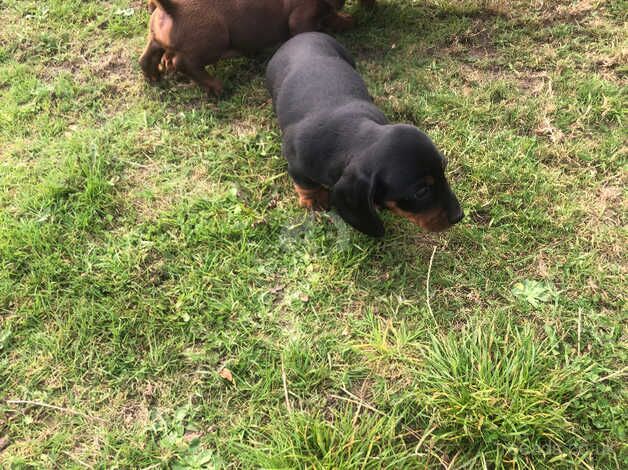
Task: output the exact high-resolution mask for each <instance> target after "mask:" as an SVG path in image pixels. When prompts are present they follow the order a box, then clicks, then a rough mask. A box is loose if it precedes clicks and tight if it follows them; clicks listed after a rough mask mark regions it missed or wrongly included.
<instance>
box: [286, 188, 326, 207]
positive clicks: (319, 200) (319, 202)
mask: <svg viewBox="0 0 628 470" xmlns="http://www.w3.org/2000/svg"><path fill="white" fill-rule="evenodd" d="M294 189H296V191H297V194H298V195H299V205H300V206H301V207H305V208H307V209H313V210H321V209H322V210H326V209H329V191H328V190H327V189H325V188H323V187H319V188H314V189H311V188H304V187H302V186H299V185H298V184H296V183H295V185H294Z"/></svg>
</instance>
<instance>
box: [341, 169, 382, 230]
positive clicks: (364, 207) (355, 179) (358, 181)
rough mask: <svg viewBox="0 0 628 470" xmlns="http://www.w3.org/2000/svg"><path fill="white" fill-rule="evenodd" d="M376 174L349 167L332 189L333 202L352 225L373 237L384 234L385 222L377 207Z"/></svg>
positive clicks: (345, 219)
mask: <svg viewBox="0 0 628 470" xmlns="http://www.w3.org/2000/svg"><path fill="white" fill-rule="evenodd" d="M374 197H375V175H370V176H366V175H364V174H362V173H361V172H359V171H357V170H356V169H355V168H351V167H348V168H347V169H346V170H345V172H344V173H343V174H342V177H341V178H340V179H339V180H338V182H337V183H336V184H335V185H334V187H333V188H332V190H331V203H332V205H333V206H334V207H335V208H336V210H337V211H338V213H339V214H340V216H341V217H342V218H343V219H344V221H345V222H347V223H348V224H349V225H351V226H352V227H354V228H356V229H357V230H359V231H360V232H362V233H366V234H367V235H370V236H371V237H381V236H383V235H384V224H382V221H381V220H380V218H379V216H378V215H377V210H376V209H375V201H374Z"/></svg>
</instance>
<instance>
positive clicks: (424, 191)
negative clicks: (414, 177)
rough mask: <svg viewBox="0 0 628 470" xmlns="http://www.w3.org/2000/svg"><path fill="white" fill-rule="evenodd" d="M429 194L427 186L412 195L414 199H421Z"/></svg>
mask: <svg viewBox="0 0 628 470" xmlns="http://www.w3.org/2000/svg"><path fill="white" fill-rule="evenodd" d="M429 193H430V190H429V189H428V187H427V186H423V187H422V188H420V189H419V190H418V191H417V192H416V193H414V198H415V199H423V198H424V197H427V195H428V194H429Z"/></svg>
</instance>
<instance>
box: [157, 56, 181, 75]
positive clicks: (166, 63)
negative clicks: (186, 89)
mask: <svg viewBox="0 0 628 470" xmlns="http://www.w3.org/2000/svg"><path fill="white" fill-rule="evenodd" d="M176 69H177V67H176V64H175V56H174V55H173V54H171V53H169V52H165V53H164V55H162V56H161V61H160V62H159V71H160V72H161V73H172V72H174V71H175V70H176Z"/></svg>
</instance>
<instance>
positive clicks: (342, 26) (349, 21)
mask: <svg viewBox="0 0 628 470" xmlns="http://www.w3.org/2000/svg"><path fill="white" fill-rule="evenodd" d="M354 24H355V21H354V20H353V17H352V16H351V15H350V14H348V13H333V14H332V15H330V16H329V17H328V18H327V19H326V20H325V25H326V26H327V27H328V28H329V29H331V30H332V31H333V32H335V33H341V32H343V31H347V30H349V29H351V28H353V26H354Z"/></svg>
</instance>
